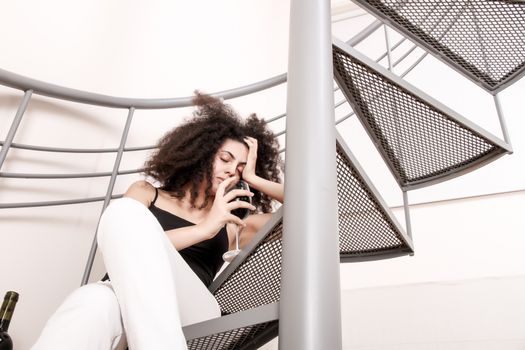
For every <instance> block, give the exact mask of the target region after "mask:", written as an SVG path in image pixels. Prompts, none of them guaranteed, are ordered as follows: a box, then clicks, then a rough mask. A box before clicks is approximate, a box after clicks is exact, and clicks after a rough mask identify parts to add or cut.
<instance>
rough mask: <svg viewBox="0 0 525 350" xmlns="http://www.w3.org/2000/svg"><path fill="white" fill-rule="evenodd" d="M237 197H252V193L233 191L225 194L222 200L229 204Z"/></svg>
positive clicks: (239, 190)
mask: <svg viewBox="0 0 525 350" xmlns="http://www.w3.org/2000/svg"><path fill="white" fill-rule="evenodd" d="M237 197H253V192H250V191H248V190H241V189H235V190H231V191H230V192H228V193H226V194H225V195H224V197H223V198H224V199H225V201H226V202H231V201H232V200H234V199H235V198H237Z"/></svg>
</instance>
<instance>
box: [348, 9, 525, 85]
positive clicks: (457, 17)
mask: <svg viewBox="0 0 525 350" xmlns="http://www.w3.org/2000/svg"><path fill="white" fill-rule="evenodd" d="M354 2H355V3H357V4H359V6H361V7H363V8H365V9H366V10H368V11H369V12H371V13H373V14H374V15H375V16H377V17H378V18H379V19H380V20H381V21H383V22H385V23H387V24H389V25H391V26H392V27H394V28H396V29H397V30H398V31H400V32H401V33H403V35H405V36H406V37H408V38H410V39H411V40H412V41H414V42H416V43H418V44H419V45H421V46H423V47H424V48H425V49H426V50H428V51H429V52H431V53H432V54H434V56H436V57H437V58H439V59H441V60H442V61H444V62H445V63H447V64H448V65H450V66H451V67H453V68H454V69H455V70H457V71H458V72H460V73H461V74H463V75H465V76H466V77H468V78H469V79H470V80H472V81H473V82H474V83H476V84H478V85H480V86H481V87H482V88H484V89H485V90H487V91H490V92H492V93H496V92H498V91H501V90H502V89H504V88H505V87H507V86H509V85H510V84H512V83H513V82H515V81H517V80H518V79H519V78H520V77H521V76H523V74H524V73H525V2H523V1H512V0H475V1H471V0H440V1H406V0H354Z"/></svg>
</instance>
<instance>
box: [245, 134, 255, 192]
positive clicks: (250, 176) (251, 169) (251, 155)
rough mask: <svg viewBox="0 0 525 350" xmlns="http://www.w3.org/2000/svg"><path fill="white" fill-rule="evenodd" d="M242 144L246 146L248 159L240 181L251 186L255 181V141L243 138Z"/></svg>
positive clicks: (251, 138) (250, 138)
mask: <svg viewBox="0 0 525 350" xmlns="http://www.w3.org/2000/svg"><path fill="white" fill-rule="evenodd" d="M244 142H245V143H246V144H247V145H248V158H247V160H246V165H245V166H244V169H243V171H242V179H243V180H244V181H246V182H247V183H248V185H250V186H251V185H252V183H253V182H256V181H257V175H255V167H256V164H257V139H254V138H253V137H245V138H244Z"/></svg>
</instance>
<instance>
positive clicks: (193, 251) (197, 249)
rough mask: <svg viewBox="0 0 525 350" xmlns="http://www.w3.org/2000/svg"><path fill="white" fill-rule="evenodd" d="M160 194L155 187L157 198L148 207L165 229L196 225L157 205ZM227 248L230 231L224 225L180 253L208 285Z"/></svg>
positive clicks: (220, 264) (217, 269)
mask: <svg viewBox="0 0 525 350" xmlns="http://www.w3.org/2000/svg"><path fill="white" fill-rule="evenodd" d="M158 194H159V192H158V189H155V198H154V199H153V201H152V202H151V204H150V206H149V207H148V209H149V210H150V211H151V213H152V214H153V215H154V216H155V217H156V218H157V220H158V221H159V223H160V226H162V229H163V230H164V231H168V230H173V229H176V228H181V227H186V226H191V225H194V224H193V223H191V222H189V221H187V220H185V219H183V218H180V217H178V216H177V215H174V214H172V213H170V212H168V211H166V210H163V209H160V208H158V207H157V206H155V202H156V201H157V197H158ZM227 250H228V233H227V232H226V227H223V228H222V229H221V230H220V231H219V233H217V234H216V235H215V236H214V237H213V238H211V239H208V240H205V241H202V242H199V243H196V244H194V245H192V246H190V247H187V248H184V249H181V250H179V254H180V255H181V256H182V258H183V259H184V261H186V263H187V264H188V265H189V266H190V267H191V269H192V270H193V272H195V274H196V275H197V276H199V278H200V279H201V281H202V282H203V283H204V284H205V285H206V287H208V286H209V285H210V284H211V282H212V281H213V278H214V277H215V275H216V274H217V272H219V270H220V268H221V266H222V264H223V263H224V261H223V260H222V254H224V253H225V252H226V251H227Z"/></svg>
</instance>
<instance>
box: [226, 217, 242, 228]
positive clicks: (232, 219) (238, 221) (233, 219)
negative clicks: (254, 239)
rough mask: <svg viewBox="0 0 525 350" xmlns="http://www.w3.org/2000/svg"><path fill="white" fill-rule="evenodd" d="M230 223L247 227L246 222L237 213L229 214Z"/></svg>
mask: <svg viewBox="0 0 525 350" xmlns="http://www.w3.org/2000/svg"><path fill="white" fill-rule="evenodd" d="M228 223H231V224H235V225H237V226H239V227H246V223H245V222H244V221H242V220H241V219H239V218H238V217H236V216H235V215H230V216H229V220H228Z"/></svg>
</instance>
